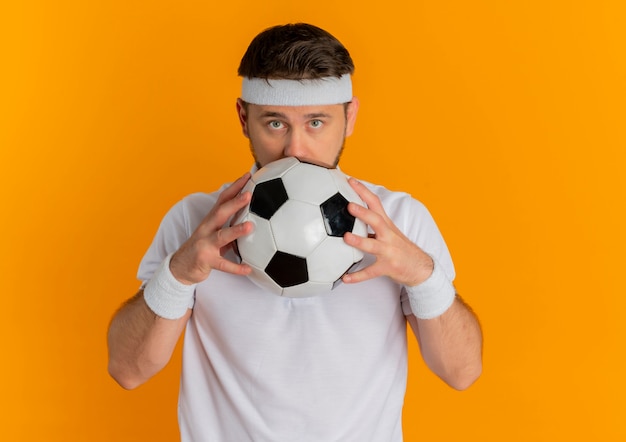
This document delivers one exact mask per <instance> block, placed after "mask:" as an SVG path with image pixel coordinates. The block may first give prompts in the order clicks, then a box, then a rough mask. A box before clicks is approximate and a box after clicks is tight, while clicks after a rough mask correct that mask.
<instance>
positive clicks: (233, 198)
mask: <svg viewBox="0 0 626 442" xmlns="http://www.w3.org/2000/svg"><path fill="white" fill-rule="evenodd" d="M249 179H250V174H249V173H246V174H245V175H244V176H242V177H241V178H239V179H238V180H237V181H235V182H234V183H233V184H231V185H230V186H229V187H228V188H227V189H226V190H224V191H223V192H222V193H221V194H220V196H219V198H218V200H217V203H216V204H215V206H214V207H213V209H211V211H210V212H209V213H208V214H207V216H206V217H205V218H204V219H203V220H202V222H201V223H200V225H199V226H198V227H197V228H196V230H195V232H193V234H192V235H191V236H190V237H189V239H188V240H187V241H186V242H185V243H184V244H183V245H182V246H181V247H180V249H178V251H177V252H176V253H174V255H173V256H172V260H171V261H170V271H171V272H172V275H174V277H175V278H176V279H177V280H179V281H180V282H182V283H184V284H195V283H199V282H201V281H204V280H205V279H206V278H207V277H208V276H209V273H211V270H213V269H216V270H220V271H222V272H227V273H233V274H237V275H247V274H248V273H250V271H251V269H250V267H249V266H247V265H245V264H237V263H234V262H232V261H229V260H227V259H226V258H224V257H223V254H224V252H225V251H226V250H227V249H228V247H230V245H231V243H232V242H233V241H235V240H236V239H237V238H239V237H241V236H244V235H247V234H249V233H250V232H252V229H253V224H252V223H251V222H245V223H242V224H237V225H234V226H225V223H226V222H227V221H228V219H229V218H230V217H231V216H233V215H234V214H235V213H237V211H238V210H239V209H241V208H243V207H245V206H246V204H248V203H249V202H250V198H251V195H250V192H244V193H241V194H240V193H239V192H241V189H243V187H244V186H245V184H246V182H248V180H249Z"/></svg>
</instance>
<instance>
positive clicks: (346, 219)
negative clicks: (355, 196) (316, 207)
mask: <svg viewBox="0 0 626 442" xmlns="http://www.w3.org/2000/svg"><path fill="white" fill-rule="evenodd" d="M320 209H321V211H322V217H323V218H324V225H325V226H326V233H328V234H329V235H330V236H339V237H341V236H343V235H344V233H346V232H352V229H353V228H354V217H353V216H352V215H350V213H348V200H347V199H345V198H344V196H343V195H342V194H340V193H336V194H334V195H333V196H331V197H330V198H328V199H327V200H326V201H324V202H323V203H322V204H321V205H320Z"/></svg>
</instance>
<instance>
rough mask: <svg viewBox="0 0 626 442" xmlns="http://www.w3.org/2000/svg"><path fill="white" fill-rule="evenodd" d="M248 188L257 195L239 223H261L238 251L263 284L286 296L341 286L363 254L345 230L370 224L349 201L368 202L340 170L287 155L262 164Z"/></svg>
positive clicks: (237, 246)
mask: <svg viewBox="0 0 626 442" xmlns="http://www.w3.org/2000/svg"><path fill="white" fill-rule="evenodd" d="M246 191H250V192H252V199H251V201H250V204H249V205H248V206H246V207H245V208H243V209H242V210H241V211H239V212H238V213H237V214H236V215H235V217H234V219H233V224H238V223H242V222H244V221H251V222H253V223H254V226H255V227H254V231H253V232H252V233H251V234H249V235H246V236H244V237H241V238H239V239H238V240H237V241H236V243H235V251H236V252H237V254H238V256H239V257H240V259H241V262H244V263H246V264H248V265H250V267H252V273H251V274H250V275H249V278H250V279H251V280H252V281H253V282H254V283H256V284H257V285H258V286H260V287H262V288H264V289H266V290H269V291H270V292H272V293H275V294H277V295H280V296H288V297H292V298H304V297H309V296H315V295H318V294H320V293H323V292H329V291H330V290H332V289H333V288H335V286H336V285H337V284H339V282H340V281H341V277H342V276H343V275H344V274H345V273H347V272H348V271H349V270H350V269H351V268H352V267H353V266H354V265H355V264H357V263H358V262H359V261H361V259H362V258H363V253H362V252H361V251H359V250H357V249H355V248H354V247H351V246H349V245H347V244H346V243H345V242H344V240H343V235H344V233H346V232H352V233H354V234H356V235H360V236H367V226H366V225H365V223H363V222H362V221H360V220H358V219H356V218H355V217H353V216H352V215H350V214H349V213H348V209H347V205H348V202H349V201H353V202H356V203H358V204H361V205H365V204H364V203H363V201H361V199H360V198H359V196H358V195H357V194H356V192H355V191H354V190H353V189H352V187H350V185H349V184H348V180H347V177H346V175H344V174H343V172H341V171H340V170H339V169H328V168H325V167H322V166H317V165H314V164H310V163H304V162H301V161H300V160H298V159H297V158H295V157H287V158H283V159H280V160H278V161H274V162H272V163H270V164H267V165H266V166H265V167H263V168H261V169H259V170H258V171H257V172H256V173H255V174H254V175H253V176H252V178H251V179H250V181H248V183H247V184H246V186H245V187H244V188H243V190H242V192H246Z"/></svg>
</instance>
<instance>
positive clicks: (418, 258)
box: [343, 178, 434, 286]
mask: <svg viewBox="0 0 626 442" xmlns="http://www.w3.org/2000/svg"><path fill="white" fill-rule="evenodd" d="M349 183H350V185H351V186H352V188H353V189H354V190H355V191H356V193H357V194H358V195H359V196H360V197H361V199H362V200H363V202H365V204H367V208H366V207H363V206H360V205H359V204H355V203H350V204H349V205H348V211H349V212H350V213H351V214H352V216H354V217H356V218H358V219H360V220H361V221H363V222H364V223H365V224H367V225H369V226H370V227H371V229H372V230H373V231H374V234H373V235H371V234H370V235H369V237H368V238H363V237H360V236H357V235H354V234H352V233H346V234H345V236H344V241H345V242H346V243H347V244H349V245H351V246H353V247H356V248H357V249H359V250H361V251H363V252H365V253H369V254H371V255H374V256H375V257H376V262H375V263H374V264H372V265H371V266H369V267H366V268H364V269H362V270H359V271H358V272H354V273H350V274H347V275H345V276H344V277H343V281H344V282H345V283H355V282H361V281H366V280H368V279H372V278H376V277H378V276H388V277H390V278H391V279H393V280H394V281H396V282H397V283H399V284H403V285H406V286H415V285H418V284H419V283H421V282H423V281H425V280H426V279H428V277H429V276H430V274H431V273H432V271H433V267H434V264H433V261H432V259H431V257H430V256H428V255H427V254H426V253H424V252H423V251H422V250H421V249H420V248H419V247H418V246H416V245H415V244H414V243H413V242H411V241H410V240H409V239H408V238H407V237H406V236H405V235H404V234H403V233H402V232H401V231H400V230H399V229H398V228H397V227H396V225H395V224H394V223H393V222H392V221H391V219H390V218H389V216H387V214H386V213H385V210H384V209H383V206H382V204H381V202H380V199H379V198H378V196H376V195H375V194H373V193H372V192H371V191H370V190H369V189H368V188H367V187H365V186H364V185H363V184H362V183H360V182H359V181H357V180H355V179H354V178H350V179H349Z"/></svg>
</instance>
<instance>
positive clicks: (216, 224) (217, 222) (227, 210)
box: [203, 192, 252, 231]
mask: <svg viewBox="0 0 626 442" xmlns="http://www.w3.org/2000/svg"><path fill="white" fill-rule="evenodd" d="M251 198H252V194H251V193H250V192H244V193H240V194H237V195H235V196H234V198H231V199H229V200H227V201H223V202H222V203H216V205H215V206H214V207H213V209H212V210H211V211H210V212H209V213H208V214H207V216H206V218H205V219H204V220H203V224H205V225H206V226H207V228H208V229H209V231H213V230H215V229H219V228H221V227H222V226H223V225H224V224H226V221H228V219H229V218H231V217H232V216H233V215H235V213H237V211H238V210H240V209H242V208H244V207H245V206H246V205H247V204H249V203H250V199H251ZM218 201H219V200H218Z"/></svg>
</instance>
